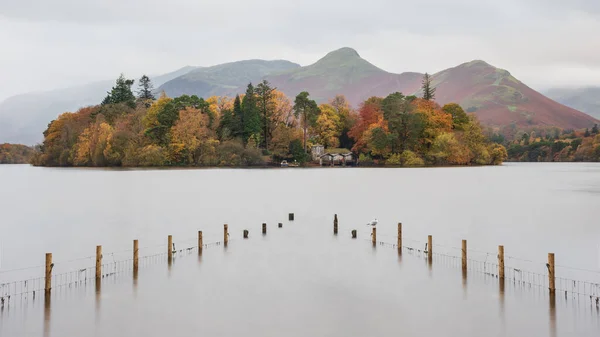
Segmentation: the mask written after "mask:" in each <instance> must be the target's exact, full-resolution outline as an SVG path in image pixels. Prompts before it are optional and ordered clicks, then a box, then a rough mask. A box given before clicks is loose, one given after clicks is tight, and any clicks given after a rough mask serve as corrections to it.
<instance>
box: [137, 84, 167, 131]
mask: <svg viewBox="0 0 600 337" xmlns="http://www.w3.org/2000/svg"><path fill="white" fill-rule="evenodd" d="M171 101H172V99H171V98H169V97H167V95H166V94H165V93H164V91H163V93H162V94H161V95H160V97H159V98H158V99H157V100H156V101H155V102H154V103H152V105H151V106H150V107H149V108H148V112H147V113H146V116H144V117H143V119H142V123H143V124H144V127H145V128H147V129H149V128H153V127H155V126H158V125H160V123H159V122H158V119H157V116H158V113H159V112H161V111H162V110H163V109H164V108H165V105H167V104H168V103H169V102H171Z"/></svg>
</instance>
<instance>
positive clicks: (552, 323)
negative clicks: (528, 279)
mask: <svg viewBox="0 0 600 337" xmlns="http://www.w3.org/2000/svg"><path fill="white" fill-rule="evenodd" d="M550 336H552V337H556V293H554V292H551V293H550Z"/></svg>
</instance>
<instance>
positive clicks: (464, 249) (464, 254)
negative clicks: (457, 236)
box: [462, 240, 467, 272]
mask: <svg viewBox="0 0 600 337" xmlns="http://www.w3.org/2000/svg"><path fill="white" fill-rule="evenodd" d="M462 269H463V272H466V271H467V240H462Z"/></svg>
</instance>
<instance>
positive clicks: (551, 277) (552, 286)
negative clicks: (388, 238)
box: [333, 214, 556, 293]
mask: <svg viewBox="0 0 600 337" xmlns="http://www.w3.org/2000/svg"><path fill="white" fill-rule="evenodd" d="M333 233H334V234H337V233H338V217H337V214H336V215H335V216H334V217H333ZM351 234H352V238H353V239H356V237H357V231H356V229H353V230H352V232H351ZM371 241H372V243H373V245H376V244H377V228H375V227H373V229H372V232H371ZM426 247H427V249H426V250H427V259H428V260H429V262H432V260H433V236H432V235H428V236H427V246H426ZM397 248H398V250H402V223H400V222H399V223H398V244H397ZM461 251H462V270H463V272H466V271H467V240H462V247H461ZM546 266H547V268H548V289H549V290H550V293H555V291H556V277H555V274H554V270H555V269H554V253H548V263H547V264H546ZM504 275H505V274H504V246H498V277H499V278H500V279H504Z"/></svg>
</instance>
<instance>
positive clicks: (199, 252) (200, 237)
mask: <svg viewBox="0 0 600 337" xmlns="http://www.w3.org/2000/svg"><path fill="white" fill-rule="evenodd" d="M203 246H204V244H203V243H202V231H198V254H201V253H202V247H203Z"/></svg>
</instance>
